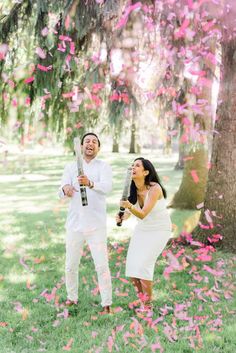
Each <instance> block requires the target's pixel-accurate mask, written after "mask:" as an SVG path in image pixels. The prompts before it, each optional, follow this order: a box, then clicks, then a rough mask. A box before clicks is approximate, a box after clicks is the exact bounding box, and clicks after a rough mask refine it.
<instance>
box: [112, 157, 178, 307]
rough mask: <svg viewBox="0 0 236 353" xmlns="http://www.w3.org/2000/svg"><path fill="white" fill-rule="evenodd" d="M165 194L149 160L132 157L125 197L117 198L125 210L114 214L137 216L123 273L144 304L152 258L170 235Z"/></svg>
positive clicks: (147, 301) (149, 287)
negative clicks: (128, 186) (121, 213)
mask: <svg viewBox="0 0 236 353" xmlns="http://www.w3.org/2000/svg"><path fill="white" fill-rule="evenodd" d="M165 198H166V191H165V189H164V188H163V186H162V185H161V182H160V179H159V177H158V175H157V173H156V170H155V168H154V166H153V164H152V163H151V162H150V161H149V160H147V159H144V158H142V157H140V158H137V159H135V160H134V163H133V166H132V183H131V186H130V196H129V199H128V200H127V201H121V202H120V206H121V207H124V208H125V209H126V211H125V213H124V215H123V216H121V217H120V216H119V214H117V216H116V221H117V222H120V221H122V220H125V219H127V218H128V217H129V216H130V215H131V214H133V215H134V216H135V217H137V218H138V223H137V225H136V227H135V229H134V234H133V236H132V238H131V241H130V244H129V249H128V254H127V259H126V276H127V277H130V278H131V281H132V283H133V285H134V286H135V288H136V290H137V292H138V296H139V298H143V301H144V304H145V305H146V306H147V308H149V307H151V302H152V286H153V272H154V266H155V262H156V260H157V257H158V256H159V255H160V253H161V252H162V250H163V249H164V247H165V245H166V243H167V241H168V239H169V238H170V236H171V220H170V217H169V214H168V212H167V209H166V203H165Z"/></svg>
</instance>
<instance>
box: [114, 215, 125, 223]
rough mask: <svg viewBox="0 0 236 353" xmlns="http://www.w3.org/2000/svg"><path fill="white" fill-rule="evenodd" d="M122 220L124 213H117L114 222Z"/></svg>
mask: <svg viewBox="0 0 236 353" xmlns="http://www.w3.org/2000/svg"><path fill="white" fill-rule="evenodd" d="M123 220H124V214H123V215H122V216H120V214H119V213H117V215H116V224H117V223H121V222H122V221H123Z"/></svg>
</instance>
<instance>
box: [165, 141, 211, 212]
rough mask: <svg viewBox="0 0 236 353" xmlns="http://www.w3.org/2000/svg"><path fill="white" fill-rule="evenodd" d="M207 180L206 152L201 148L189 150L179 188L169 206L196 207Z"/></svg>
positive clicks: (201, 199) (200, 199)
mask: <svg viewBox="0 0 236 353" xmlns="http://www.w3.org/2000/svg"><path fill="white" fill-rule="evenodd" d="M206 181H207V152H206V150H205V149H204V147H203V148H201V149H197V150H196V151H191V152H190V153H189V158H188V160H186V161H185V165H184V173H183V178H182V182H181V185H180V187H179V190H178V191H177V193H176V194H175V195H174V198H173V200H172V202H171V203H170V205H169V207H173V208H181V209H196V207H197V205H199V204H200V203H201V202H203V200H204V195H205V187H206Z"/></svg>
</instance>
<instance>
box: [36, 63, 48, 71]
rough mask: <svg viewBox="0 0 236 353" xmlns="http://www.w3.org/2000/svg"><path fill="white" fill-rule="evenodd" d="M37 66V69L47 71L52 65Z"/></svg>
mask: <svg viewBox="0 0 236 353" xmlns="http://www.w3.org/2000/svg"><path fill="white" fill-rule="evenodd" d="M37 68H38V69H39V70H41V71H44V72H47V71H50V70H52V65H50V66H44V65H40V64H38V65H37Z"/></svg>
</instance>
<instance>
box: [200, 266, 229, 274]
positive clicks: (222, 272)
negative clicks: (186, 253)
mask: <svg viewBox="0 0 236 353" xmlns="http://www.w3.org/2000/svg"><path fill="white" fill-rule="evenodd" d="M203 270H205V271H207V272H209V273H211V274H212V275H213V276H216V277H222V276H223V275H224V273H225V272H224V271H223V270H220V271H217V270H214V269H213V268H211V267H209V266H207V265H204V266H203Z"/></svg>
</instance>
